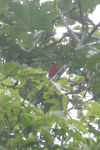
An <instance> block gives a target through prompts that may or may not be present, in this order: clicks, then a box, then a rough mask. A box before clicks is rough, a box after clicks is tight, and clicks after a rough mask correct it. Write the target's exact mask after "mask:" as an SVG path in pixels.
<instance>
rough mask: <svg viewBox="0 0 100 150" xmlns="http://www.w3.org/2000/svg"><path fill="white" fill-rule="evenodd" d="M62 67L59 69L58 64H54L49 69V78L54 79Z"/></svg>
mask: <svg viewBox="0 0 100 150" xmlns="http://www.w3.org/2000/svg"><path fill="white" fill-rule="evenodd" d="M59 69H60V67H58V64H57V62H54V61H53V62H52V64H51V66H50V68H49V78H52V77H53V76H54V75H55V74H56V73H57V72H58V71H59Z"/></svg>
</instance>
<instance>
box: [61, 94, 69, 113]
mask: <svg viewBox="0 0 100 150" xmlns="http://www.w3.org/2000/svg"><path fill="white" fill-rule="evenodd" d="M67 103H68V97H67V96H63V99H62V106H63V109H64V111H65V110H66V109H67Z"/></svg>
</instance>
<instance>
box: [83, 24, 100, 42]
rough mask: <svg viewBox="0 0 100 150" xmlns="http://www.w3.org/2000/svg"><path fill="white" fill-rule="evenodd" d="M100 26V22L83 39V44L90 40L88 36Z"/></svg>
mask: <svg viewBox="0 0 100 150" xmlns="http://www.w3.org/2000/svg"><path fill="white" fill-rule="evenodd" d="M99 26H100V22H99V23H98V24H97V25H96V26H95V27H94V28H93V30H92V31H91V32H90V33H89V34H88V35H87V36H86V38H85V39H84V41H83V44H85V43H86V41H87V40H88V38H89V37H90V36H91V35H92V34H93V33H94V32H95V31H96V30H97V28H98V27H99Z"/></svg>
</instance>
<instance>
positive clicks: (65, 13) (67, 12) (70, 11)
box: [51, 6, 77, 23]
mask: <svg viewBox="0 0 100 150" xmlns="http://www.w3.org/2000/svg"><path fill="white" fill-rule="evenodd" d="M76 8H77V7H76V6H75V7H73V8H71V9H69V10H67V11H66V12H64V13H63V15H67V14H69V13H72V11H73V10H75V9H76ZM58 19H60V15H58V16H57V18H56V19H54V20H51V23H54V22H55V21H57V20H58Z"/></svg>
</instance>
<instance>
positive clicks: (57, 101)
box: [44, 99, 60, 105]
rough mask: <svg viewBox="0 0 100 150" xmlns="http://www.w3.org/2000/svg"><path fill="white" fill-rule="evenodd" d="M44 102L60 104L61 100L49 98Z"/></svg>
mask: <svg viewBox="0 0 100 150" xmlns="http://www.w3.org/2000/svg"><path fill="white" fill-rule="evenodd" d="M44 103H50V104H57V105H60V102H59V100H56V99H48V100H46V101H44Z"/></svg>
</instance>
